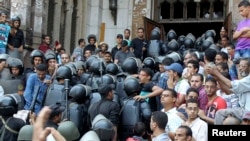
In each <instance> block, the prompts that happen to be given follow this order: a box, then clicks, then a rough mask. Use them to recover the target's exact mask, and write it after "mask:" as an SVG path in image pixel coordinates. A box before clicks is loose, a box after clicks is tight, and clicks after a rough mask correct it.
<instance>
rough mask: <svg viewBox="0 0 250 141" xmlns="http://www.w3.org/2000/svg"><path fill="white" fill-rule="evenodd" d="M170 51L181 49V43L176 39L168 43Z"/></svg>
mask: <svg viewBox="0 0 250 141" xmlns="http://www.w3.org/2000/svg"><path fill="white" fill-rule="evenodd" d="M168 49H169V51H178V50H179V49H180V46H179V43H178V42H177V41H176V40H175V39H172V40H171V41H170V42H168Z"/></svg>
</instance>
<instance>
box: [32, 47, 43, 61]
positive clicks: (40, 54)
mask: <svg viewBox="0 0 250 141" xmlns="http://www.w3.org/2000/svg"><path fill="white" fill-rule="evenodd" d="M35 57H40V58H41V59H42V63H43V61H44V53H43V52H42V51H40V50H38V49H35V50H33V51H32V52H31V54H30V59H31V64H32V65H34V58H35Z"/></svg>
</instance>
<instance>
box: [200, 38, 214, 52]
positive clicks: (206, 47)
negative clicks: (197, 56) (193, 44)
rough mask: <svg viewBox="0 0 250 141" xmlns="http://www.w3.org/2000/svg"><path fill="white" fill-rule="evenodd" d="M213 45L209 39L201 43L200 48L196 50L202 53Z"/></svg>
mask: <svg viewBox="0 0 250 141" xmlns="http://www.w3.org/2000/svg"><path fill="white" fill-rule="evenodd" d="M212 44H213V42H212V41H211V40H210V38H207V39H205V40H204V41H203V42H202V44H201V46H200V48H199V49H198V50H199V51H200V52H203V51H205V50H206V49H208V48H209V47H210V46H211V45H212Z"/></svg>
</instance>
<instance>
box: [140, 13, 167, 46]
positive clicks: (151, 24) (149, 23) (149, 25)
mask: <svg viewBox="0 0 250 141" xmlns="http://www.w3.org/2000/svg"><path fill="white" fill-rule="evenodd" d="M143 22H144V29H145V38H146V39H147V40H150V33H151V31H152V30H153V29H154V28H155V27H159V28H160V29H161V40H163V41H164V40H165V30H164V26H163V25H162V24H161V23H157V22H156V21H154V20H151V19H149V18H147V17H143Z"/></svg>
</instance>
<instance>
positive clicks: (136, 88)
mask: <svg viewBox="0 0 250 141" xmlns="http://www.w3.org/2000/svg"><path fill="white" fill-rule="evenodd" d="M124 90H125V92H126V94H127V95H128V96H134V95H135V94H138V93H139V92H140V91H141V85H140V82H139V80H138V79H137V78H135V77H132V76H131V77H127V78H126V79H125V80H124Z"/></svg>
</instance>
